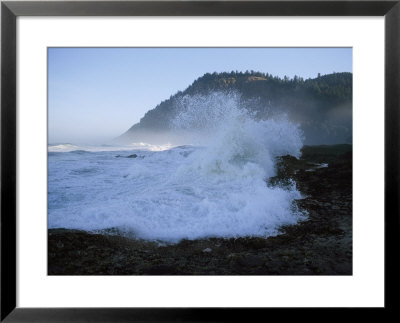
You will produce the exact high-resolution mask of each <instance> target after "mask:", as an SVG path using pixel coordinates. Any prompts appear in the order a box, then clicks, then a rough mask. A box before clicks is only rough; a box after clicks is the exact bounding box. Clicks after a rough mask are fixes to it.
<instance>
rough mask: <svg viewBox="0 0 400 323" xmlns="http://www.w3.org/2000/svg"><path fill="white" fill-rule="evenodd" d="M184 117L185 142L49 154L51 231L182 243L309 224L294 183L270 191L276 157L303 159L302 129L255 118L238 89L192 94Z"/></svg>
mask: <svg viewBox="0 0 400 323" xmlns="http://www.w3.org/2000/svg"><path fill="white" fill-rule="evenodd" d="M177 111H179V112H177V113H176V116H175V118H174V119H173V120H172V121H171V124H170V128H171V131H172V132H174V133H178V134H180V136H181V137H182V142H184V143H186V144H187V145H185V146H179V147H172V146H171V147H172V148H169V147H167V146H165V147H167V148H169V149H160V150H154V149H150V146H148V147H147V149H146V145H143V147H142V149H140V150H139V149H134V150H132V149H131V150H130V151H124V150H119V151H118V152H116V151H97V152H93V153H91V154H90V155H86V156H82V155H80V154H67V153H60V154H51V155H49V227H50V228H56V227H64V228H75V229H83V230H107V229H110V228H114V229H117V230H118V231H119V232H121V233H124V234H127V235H132V236H135V237H138V238H143V239H152V240H161V241H167V242H177V241H179V240H181V239H198V238H208V237H225V238H229V237H240V236H263V237H266V236H271V235H276V234H277V233H278V229H279V227H280V226H282V225H287V224H295V223H297V222H298V221H299V220H302V219H304V216H305V214H304V213H302V212H301V211H300V210H298V209H297V208H296V206H295V203H294V200H296V199H300V198H301V194H300V192H299V191H298V190H297V189H296V185H295V183H294V182H293V183H292V185H290V186H285V187H280V186H275V187H272V186H270V185H267V182H268V179H269V178H270V177H271V176H274V175H275V174H276V157H278V156H282V155H292V156H296V157H299V156H300V149H301V147H302V134H301V131H300V129H299V127H298V126H297V125H294V124H292V123H291V122H289V121H288V120H287V119H286V118H285V117H280V118H273V119H267V120H259V119H257V118H255V116H254V115H253V114H252V113H251V112H249V109H247V107H246V103H245V102H244V101H243V100H242V99H241V98H240V96H239V95H237V94H235V93H212V94H210V95H196V96H185V97H182V98H181V100H180V101H179V102H178V105H177ZM108 150H110V149H108ZM133 153H135V154H136V155H137V157H136V158H116V156H120V157H121V156H122V157H124V156H125V155H126V156H125V157H128V156H129V155H130V154H133Z"/></svg>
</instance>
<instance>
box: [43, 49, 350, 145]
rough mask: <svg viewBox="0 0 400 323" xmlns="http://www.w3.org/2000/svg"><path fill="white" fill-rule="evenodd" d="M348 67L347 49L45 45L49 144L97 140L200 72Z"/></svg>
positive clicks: (310, 72) (306, 74)
mask: <svg viewBox="0 0 400 323" xmlns="http://www.w3.org/2000/svg"><path fill="white" fill-rule="evenodd" d="M236 70H237V71H243V72H244V71H246V70H249V71H250V70H254V71H257V72H263V73H269V74H272V75H274V76H275V75H277V76H280V77H283V76H285V75H287V76H289V77H293V76H294V75H298V76H301V77H303V78H305V79H307V78H314V77H316V76H317V75H318V73H321V74H322V75H324V74H329V73H333V72H352V49H351V48H49V50H48V82H49V83H48V99H49V100H48V116H49V119H48V120H49V143H96V144H99V143H103V142H107V141H109V140H110V139H112V138H114V137H116V136H119V135H120V134H122V133H123V132H125V131H126V130H128V128H130V127H131V126H132V125H133V124H135V123H137V122H139V120H140V118H141V117H143V115H144V114H145V112H146V111H148V110H151V109H153V108H154V107H155V106H156V105H157V104H159V103H160V102H161V101H163V100H165V99H168V98H169V97H170V96H171V95H173V94H175V93H176V92H177V91H179V90H181V91H183V90H184V89H185V88H186V87H188V86H189V85H190V84H191V83H192V82H193V81H194V80H195V79H197V78H198V77H200V76H202V75H204V74H205V73H213V72H230V71H236Z"/></svg>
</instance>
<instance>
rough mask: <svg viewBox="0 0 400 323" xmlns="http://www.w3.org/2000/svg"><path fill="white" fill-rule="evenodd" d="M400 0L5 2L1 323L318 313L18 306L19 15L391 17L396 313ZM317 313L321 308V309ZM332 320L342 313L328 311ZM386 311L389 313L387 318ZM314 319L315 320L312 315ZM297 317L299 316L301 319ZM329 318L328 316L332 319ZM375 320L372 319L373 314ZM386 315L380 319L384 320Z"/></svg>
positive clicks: (388, 86)
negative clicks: (17, 66) (17, 137)
mask: <svg viewBox="0 0 400 323" xmlns="http://www.w3.org/2000/svg"><path fill="white" fill-rule="evenodd" d="M399 2H400V1H399V0H395V1H386V0H381V1H329V0H328V1H321V0H319V1H273V0H272V1H268V0H262V1H78V2H76V1H66V2H64V1H63V2H59V1H45V2H38V1H29V2H28V1H26V2H25V1H18V2H17V1H2V3H1V317H0V319H1V321H5V322H30V321H35V322H89V321H90V322H91V321H96V322H131V321H133V322H142V321H147V322H149V321H151V322H169V321H174V322H186V321H197V322H200V321H229V322H232V321H238V320H242V318H243V317H246V320H245V321H248V322H251V321H254V320H255V318H256V317H263V315H265V311H266V310H269V311H275V312H279V313H276V314H278V315H280V316H281V317H280V319H282V318H284V317H285V316H286V313H293V311H297V312H299V313H300V314H301V315H314V314H315V313H314V314H311V313H308V310H310V309H290V310H289V311H287V310H288V309H287V308H283V309H282V308H281V309H270V308H268V309H266V308H265V309H238V308H236V309H227V308H214V309H209V308H202V309H188V308H57V309H55V308H52V309H50V308H18V307H16V299H17V290H16V287H17V286H16V269H17V268H16V239H17V237H16V188H17V181H16V163H17V157H16V134H17V129H16V81H17V80H16V37H17V31H16V19H17V17H19V16H384V17H385V307H384V308H383V309H375V311H368V316H369V317H370V318H373V316H374V315H379V318H380V319H382V317H381V315H382V314H383V313H385V314H387V313H388V311H395V310H396V305H397V304H396V303H397V302H396V292H398V287H399V284H398V282H399V278H398V276H399V275H398V273H397V272H396V260H397V259H396V258H398V255H399V253H398V248H399V246H400V243H399V227H400V221H399V204H400V202H399V199H398V198H399V197H400V196H399V168H400V167H399V165H400V163H399V162H400V161H399V155H400V149H399V148H400V147H399V130H398V129H399V121H400V114H399V111H400V3H399ZM313 310H315V309H313ZM325 310H326V311H328V312H329V313H330V314H329V316H331V317H332V316H333V318H334V316H335V315H339V314H336V313H337V311H336V310H337V309H325ZM382 311H384V312H382ZM306 313H307V314H306ZM296 315H297V314H296ZM324 315H325V314H324ZM371 315H372V316H371ZM377 317H378V316H377Z"/></svg>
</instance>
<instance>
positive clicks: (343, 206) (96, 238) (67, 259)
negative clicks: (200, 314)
mask: <svg viewBox="0 0 400 323" xmlns="http://www.w3.org/2000/svg"><path fill="white" fill-rule="evenodd" d="M290 179H293V180H294V181H295V182H296V185H297V187H298V188H299V190H300V191H301V192H302V194H303V195H304V196H305V198H304V199H301V200H298V201H296V203H297V206H298V207H299V208H300V209H303V210H306V211H307V212H308V218H307V220H305V221H303V222H301V223H299V224H297V225H293V226H286V227H282V228H281V234H279V235H277V236H274V237H269V238H254V237H245V238H237V239H233V238H232V239H220V238H212V239H204V240H183V241H181V242H179V243H178V244H171V245H168V244H167V245H159V244H157V243H155V242H149V241H143V240H133V239H128V238H125V237H122V236H118V235H112V234H111V235H105V234H94V233H88V232H84V231H78V230H67V229H50V230H49V231H48V274H49V275H351V274H352V146H351V145H334V146H305V147H304V148H303V152H302V157H301V158H300V159H296V158H294V157H290V156H284V157H282V158H281V159H280V160H279V163H278V173H277V176H276V177H274V178H272V179H270V182H269V183H268V185H277V184H279V185H285V183H289V181H290Z"/></svg>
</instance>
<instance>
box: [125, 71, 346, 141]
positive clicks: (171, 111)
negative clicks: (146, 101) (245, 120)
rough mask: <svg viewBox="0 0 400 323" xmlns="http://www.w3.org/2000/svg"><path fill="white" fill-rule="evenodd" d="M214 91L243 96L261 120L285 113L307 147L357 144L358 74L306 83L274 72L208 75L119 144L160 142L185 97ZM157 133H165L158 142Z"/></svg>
mask: <svg viewBox="0 0 400 323" xmlns="http://www.w3.org/2000/svg"><path fill="white" fill-rule="evenodd" d="M214 92H226V93H233V92H234V93H238V94H239V95H240V100H241V102H242V103H243V106H245V107H246V108H247V109H248V110H251V111H253V112H254V113H255V116H256V118H260V119H266V118H270V117H274V116H279V115H281V114H286V115H287V116H288V118H289V119H290V120H292V121H294V122H296V123H299V124H300V126H301V129H302V130H303V132H304V137H305V142H304V143H305V144H307V145H316V144H338V143H351V141H352V74H351V73H334V74H328V75H323V76H318V77H317V78H314V79H307V80H304V79H302V78H300V77H297V76H295V77H294V78H293V79H289V78H287V77H285V78H283V79H282V78H279V77H274V76H272V75H270V74H268V73H259V72H254V71H251V72H245V73H242V72H231V73H213V74H209V73H207V74H205V75H203V76H202V77H200V78H198V79H197V80H195V81H194V82H193V83H192V84H191V85H190V86H189V87H188V88H186V89H185V90H184V91H179V92H178V93H176V94H175V95H173V96H171V97H170V98H169V99H167V100H165V101H163V102H161V103H160V104H159V105H157V106H156V107H155V108H154V109H152V110H149V111H148V112H147V113H146V114H145V115H144V116H143V118H142V119H141V120H140V122H139V123H137V124H135V125H133V126H132V127H131V128H130V129H129V130H128V131H126V132H125V133H124V134H122V135H121V136H120V137H118V138H117V141H118V142H121V143H130V142H138V141H147V142H149V139H148V138H146V136H147V135H148V134H149V133H152V134H153V135H155V136H153V137H152V138H153V139H154V138H158V139H154V140H158V141H160V140H161V138H162V136H163V134H164V133H166V132H168V131H169V130H170V128H171V121H172V120H173V119H174V118H175V117H176V115H177V113H179V110H180V109H182V98H185V97H188V96H189V97H190V96H198V95H209V94H210V93H214ZM157 134H160V136H159V137H157Z"/></svg>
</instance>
